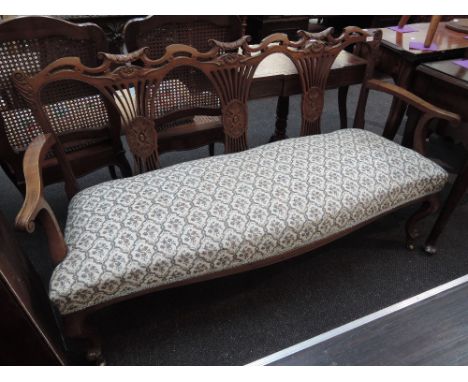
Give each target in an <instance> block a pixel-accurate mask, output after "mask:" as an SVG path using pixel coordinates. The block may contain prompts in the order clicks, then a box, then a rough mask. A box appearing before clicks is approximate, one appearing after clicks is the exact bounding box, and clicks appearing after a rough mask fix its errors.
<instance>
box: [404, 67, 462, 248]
mask: <svg viewBox="0 0 468 382" xmlns="http://www.w3.org/2000/svg"><path fill="white" fill-rule="evenodd" d="M411 90H412V91H413V92H414V93H416V94H417V95H419V96H421V97H424V98H425V99H426V100H427V101H429V102H431V103H433V104H434V105H436V106H439V107H442V108H445V109H447V110H449V111H452V112H454V113H457V114H459V115H460V116H461V118H462V125H461V126H460V127H459V128H457V129H453V128H450V126H445V125H442V126H440V127H439V128H438V132H439V133H440V134H442V135H446V136H450V137H451V138H453V139H454V140H455V141H456V142H460V143H462V144H463V145H464V147H465V149H466V150H467V152H468V70H467V69H464V68H462V67H461V66H459V65H456V64H454V63H453V62H452V60H445V61H437V62H430V63H427V64H423V65H420V66H418V68H417V69H416V73H415V78H414V82H413V86H412V88H411ZM417 117H418V116H417V113H415V111H414V110H412V109H411V110H409V111H408V122H407V126H406V132H405V137H404V141H403V144H405V145H407V146H408V145H411V143H412V139H411V138H412V132H413V131H414V128H415V125H416V120H417ZM467 189H468V161H467V160H465V164H464V166H463V167H462V169H461V171H460V173H459V174H458V176H457V179H456V180H455V183H454V185H453V187H452V190H451V191H450V194H449V196H448V197H447V200H446V201H445V203H444V205H443V207H442V210H441V213H440V215H439V218H438V219H437V221H436V223H435V225H434V227H433V229H432V231H431V233H430V235H429V238H428V240H427V242H426V251H427V252H429V253H434V252H435V248H436V241H437V239H438V237H439V235H440V234H441V233H442V230H443V228H444V227H445V225H446V224H447V221H448V219H449V217H450V215H451V214H452V212H453V210H454V209H455V207H456V206H457V204H458V203H459V202H460V200H461V198H462V197H463V196H464V195H465V193H466V190H467Z"/></svg>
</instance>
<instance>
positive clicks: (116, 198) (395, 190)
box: [50, 129, 448, 314]
mask: <svg viewBox="0 0 468 382" xmlns="http://www.w3.org/2000/svg"><path fill="white" fill-rule="evenodd" d="M447 178H448V175H447V173H446V172H445V171H444V170H443V169H442V168H441V167H439V166H438V165H437V164H435V163H434V162H432V161H431V160H429V159H427V158H424V157H423V156H421V155H420V154H418V153H416V152H414V151H413V150H410V149H407V148H404V147H402V146H400V145H398V144H396V143H394V142H392V141H390V140H387V139H385V138H382V137H380V136H378V135H376V134H374V133H372V132H368V131H364V130H360V129H344V130H339V131H336V132H333V133H329V134H322V135H313V136H307V137H301V138H294V139H287V140H282V141H279V142H275V143H270V144H267V145H264V146H260V147H257V148H254V149H250V150H248V151H243V152H240V153H235V154H229V155H219V156H215V157H210V158H206V159H201V160H195V161H191V162H186V163H181V164H177V165H174V166H171V167H167V168H163V169H160V170H157V171H152V172H149V173H144V174H141V175H138V176H135V177H132V178H125V179H118V180H113V181H109V182H105V183H102V184H99V185H96V186H93V187H90V188H88V189H85V190H83V191H81V192H79V193H78V194H77V195H75V197H74V198H73V199H72V200H71V202H70V206H69V212H68V220H67V224H66V229H65V240H66V243H67V245H68V254H67V256H66V258H65V259H64V261H63V262H61V263H60V264H59V265H58V266H57V268H56V269H55V270H54V272H53V275H52V278H51V282H50V298H51V300H52V301H53V302H54V303H55V304H56V305H57V307H58V308H59V310H60V312H61V313H62V314H69V313H72V312H76V311H79V310H82V309H85V308H87V307H91V306H93V305H96V304H99V303H103V302H106V301H109V300H112V299H115V298H117V297H120V296H126V295H130V294H132V293H136V292H139V291H142V290H145V289H150V288H155V287H159V286H163V285H168V284H172V283H174V282H178V281H181V280H186V279H190V278H193V277H197V276H202V275H207V274H210V273H215V272H219V271H221V270H226V269H232V268H235V267H238V266H240V265H243V264H247V263H254V262H256V261H259V260H263V259H266V258H269V257H273V256H278V255H280V254H283V253H285V252H287V251H290V250H293V249H296V248H299V247H302V246H305V245H308V244H311V243H313V242H315V241H317V240H320V239H323V238H326V237H328V236H330V235H333V234H335V233H337V232H340V231H343V230H345V229H347V228H350V227H352V226H355V225H357V224H359V223H361V222H364V221H366V220H368V219H370V218H373V217H375V216H377V215H380V214H382V213H383V212H386V211H389V210H391V209H393V208H395V207H397V206H399V205H402V204H405V203H408V202H410V201H412V200H415V199H417V198H420V197H423V196H425V195H428V194H432V193H435V192H438V191H440V190H441V189H442V188H443V186H444V184H445V182H446V181H447Z"/></svg>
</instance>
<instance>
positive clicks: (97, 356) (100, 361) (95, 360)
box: [86, 350, 106, 366]
mask: <svg viewBox="0 0 468 382" xmlns="http://www.w3.org/2000/svg"><path fill="white" fill-rule="evenodd" d="M86 359H87V360H88V362H89V363H91V364H93V365H96V366H106V361H105V359H104V357H103V356H102V353H101V352H99V351H93V350H92V351H89V352H88V353H87V354H86Z"/></svg>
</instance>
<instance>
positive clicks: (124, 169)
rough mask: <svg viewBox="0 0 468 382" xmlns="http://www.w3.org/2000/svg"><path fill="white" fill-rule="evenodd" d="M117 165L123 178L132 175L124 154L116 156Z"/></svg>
mask: <svg viewBox="0 0 468 382" xmlns="http://www.w3.org/2000/svg"><path fill="white" fill-rule="evenodd" d="M117 165H118V166H119V169H120V172H121V174H122V177H123V178H127V177H129V176H132V175H133V172H132V168H131V167H130V163H128V160H127V157H126V156H125V153H120V154H119V155H118V156H117Z"/></svg>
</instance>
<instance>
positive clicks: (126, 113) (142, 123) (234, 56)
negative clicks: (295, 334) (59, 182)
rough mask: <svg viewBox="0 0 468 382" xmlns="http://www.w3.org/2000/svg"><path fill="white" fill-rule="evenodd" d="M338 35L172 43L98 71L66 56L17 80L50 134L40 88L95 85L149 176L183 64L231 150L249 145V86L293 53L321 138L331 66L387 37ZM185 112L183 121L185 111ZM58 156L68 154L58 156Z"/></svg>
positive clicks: (354, 32)
mask: <svg viewBox="0 0 468 382" xmlns="http://www.w3.org/2000/svg"><path fill="white" fill-rule="evenodd" d="M332 33H333V29H332V28H329V29H327V30H326V31H324V32H321V33H319V34H312V33H308V32H305V31H299V32H298V35H299V40H297V41H290V40H289V39H288V37H287V36H286V35H285V34H273V35H271V36H268V37H267V38H265V39H264V40H263V41H262V42H261V43H260V44H259V45H257V46H251V45H249V44H248V43H249V37H248V36H244V37H242V38H240V39H239V40H237V41H234V42H220V41H217V40H210V41H209V45H210V46H211V47H212V48H211V49H210V50H209V51H207V52H200V51H198V50H196V49H195V48H193V47H190V46H187V45H181V44H174V45H170V46H168V47H167V48H166V52H165V54H164V55H163V56H162V57H160V58H158V59H150V58H149V57H148V56H147V54H146V51H147V48H142V49H139V50H136V51H134V52H131V53H129V54H126V55H114V54H109V53H100V54H99V56H100V58H101V59H102V63H101V65H100V66H98V67H94V68H91V67H87V66H85V65H83V64H82V63H81V61H80V60H79V59H78V58H74V57H68V58H62V59H59V60H57V61H55V62H53V63H52V64H50V65H48V66H47V67H46V68H45V69H44V70H43V71H41V72H40V73H38V74H37V75H35V76H32V77H29V76H27V75H26V74H25V73H24V72H21V71H18V72H16V73H15V74H14V75H13V81H14V83H15V85H16V87H17V88H18V90H19V91H20V93H21V94H22V95H23V97H24V98H25V100H26V101H27V103H28V104H29V106H30V107H31V109H32V110H33V112H34V113H35V116H36V117H37V118H38V120H39V121H40V123H41V126H42V128H43V130H44V132H45V133H52V134H53V131H52V129H51V127H50V124H49V122H48V120H47V116H46V114H45V113H44V110H43V105H42V104H41V89H43V88H44V87H45V86H47V85H48V84H50V83H52V82H57V81H61V80H76V81H80V82H85V83H87V84H88V85H91V86H93V87H94V88H96V89H97V90H98V91H99V92H100V94H101V95H102V96H103V97H104V98H105V99H106V100H107V102H109V103H110V104H111V105H112V106H113V107H114V108H115V109H116V110H118V111H119V113H120V115H121V118H122V121H123V128H124V129H125V132H126V134H127V138H128V141H129V146H130V149H131V151H132V153H133V155H134V158H135V171H136V172H144V171H149V170H154V169H156V168H158V167H159V157H158V150H157V133H156V130H155V128H154V119H153V118H152V116H153V115H154V108H155V105H156V102H157V100H156V97H157V90H158V88H159V86H160V84H161V83H162V81H163V80H164V79H165V77H166V76H168V74H169V73H170V72H171V71H173V70H175V69H176V68H179V67H191V68H193V69H194V70H198V71H200V72H201V73H203V74H204V75H205V77H206V79H207V81H209V82H210V83H211V85H212V86H213V88H214V90H215V91H216V93H217V96H218V97H219V98H220V102H221V110H219V111H213V110H211V111H208V113H211V114H213V113H217V114H221V115H222V121H223V125H224V134H225V152H226V153H231V152H237V151H241V150H245V149H247V148H248V145H247V123H248V112H247V100H248V96H249V91H250V86H251V84H252V80H253V78H254V73H255V70H256V69H257V67H258V65H259V64H260V63H261V62H262V60H263V59H264V58H265V57H266V56H268V55H270V54H274V53H282V54H285V55H287V56H288V57H289V58H290V59H291V60H292V62H293V63H294V65H295V66H296V68H297V71H298V74H299V77H300V81H301V87H302V90H303V96H302V128H301V135H308V134H317V133H319V132H320V116H321V114H322V110H323V103H324V89H325V85H326V82H327V79H328V74H329V72H330V68H331V66H332V64H333V61H334V60H335V58H336V57H337V55H338V54H339V53H340V52H341V51H342V50H343V49H344V48H346V47H347V46H349V45H351V44H373V43H376V42H380V39H381V33H380V31H376V32H373V33H370V32H368V31H365V30H362V29H360V28H357V27H348V28H345V29H344V32H343V33H342V34H341V35H340V36H339V37H337V38H335V37H333V35H332ZM179 113H180V114H181V116H183V111H181V112H179ZM59 151H60V150H59ZM56 155H58V156H61V155H63V154H62V153H60V152H57V153H56Z"/></svg>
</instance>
